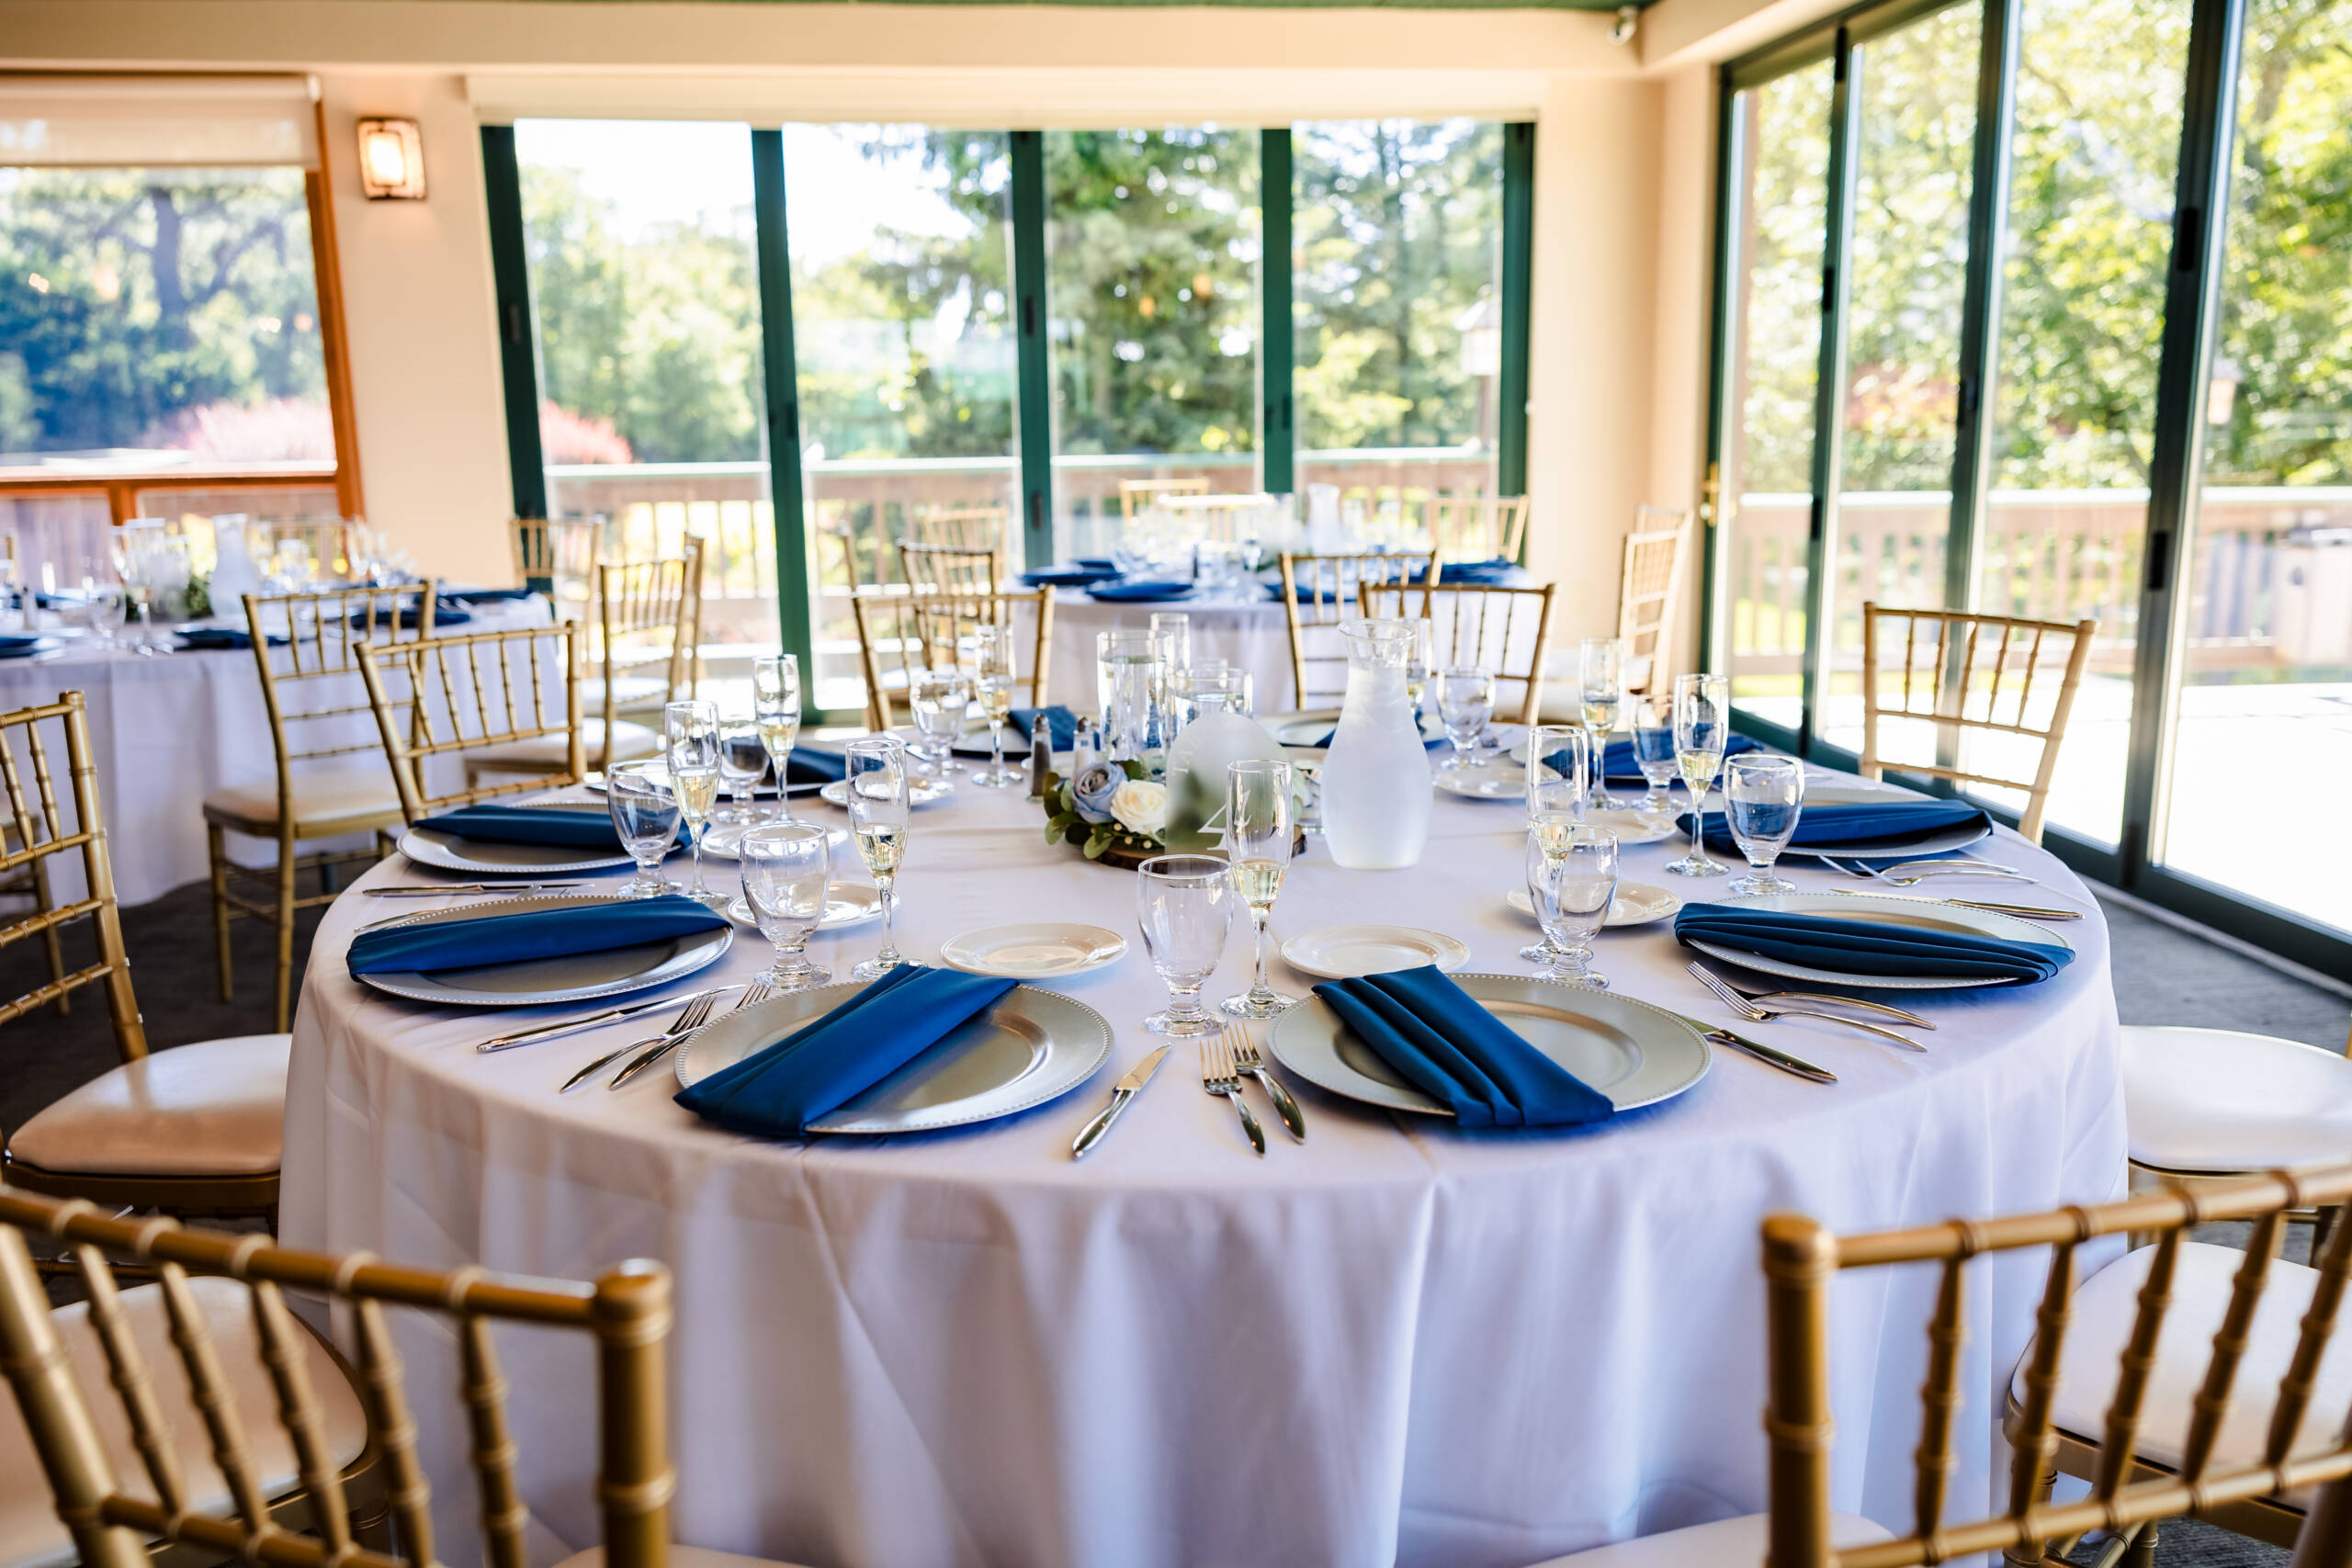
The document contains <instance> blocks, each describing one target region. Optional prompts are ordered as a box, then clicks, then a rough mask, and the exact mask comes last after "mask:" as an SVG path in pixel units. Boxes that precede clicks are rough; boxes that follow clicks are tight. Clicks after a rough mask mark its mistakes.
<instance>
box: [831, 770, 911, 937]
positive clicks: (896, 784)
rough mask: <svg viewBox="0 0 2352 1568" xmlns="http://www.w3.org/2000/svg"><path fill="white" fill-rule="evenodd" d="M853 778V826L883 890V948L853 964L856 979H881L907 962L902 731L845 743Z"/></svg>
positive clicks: (845, 774) (847, 776) (848, 774)
mask: <svg viewBox="0 0 2352 1568" xmlns="http://www.w3.org/2000/svg"><path fill="white" fill-rule="evenodd" d="M842 778H843V780H844V781H845V782H846V783H847V784H848V786H849V788H848V791H847V795H848V799H849V825H850V831H851V832H852V833H854V834H855V835H856V838H857V852H858V855H859V857H860V858H861V859H863V860H864V861H865V869H866V870H867V871H869V872H871V873H872V874H873V875H874V886H876V887H877V888H879V889H880V890H881V893H882V951H881V952H879V953H876V954H875V955H874V956H873V957H871V958H869V959H867V960H866V961H865V963H863V964H859V965H858V966H857V967H856V968H854V969H852V970H851V971H850V972H849V973H850V978H852V979H854V980H879V979H880V978H881V977H882V976H885V975H888V973H889V972H890V971H891V970H893V969H896V968H897V967H898V966H899V964H904V963H905V962H906V961H907V955H906V954H905V953H900V952H899V947H898V943H897V942H896V941H895V940H894V935H895V929H896V927H897V924H898V913H899V863H901V862H903V861H904V860H905V859H906V854H907V819H908V818H909V816H910V814H911V813H910V807H911V802H910V800H909V798H908V793H907V791H908V777H907V749H906V747H905V746H904V745H902V744H901V743H900V742H899V739H898V738H897V737H896V736H890V735H869V736H864V737H861V738H860V739H855V740H853V741H851V742H850V743H849V744H848V745H846V746H844V747H842Z"/></svg>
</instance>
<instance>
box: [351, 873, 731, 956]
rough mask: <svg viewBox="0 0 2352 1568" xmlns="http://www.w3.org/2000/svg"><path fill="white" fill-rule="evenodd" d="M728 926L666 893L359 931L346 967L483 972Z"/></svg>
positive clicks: (708, 910)
mask: <svg viewBox="0 0 2352 1568" xmlns="http://www.w3.org/2000/svg"><path fill="white" fill-rule="evenodd" d="M726 923H727V917H726V916H725V915H722V914H720V913H719V912H718V910H716V909H712V908H706V907H705V906H703V905H701V904H697V903H695V901H694V900H693V899H692V898H688V897H683V896H681V895H679V894H675V893H671V894H665V895H663V896H662V897H659V898H632V899H628V900H626V901H621V902H616V903H611V904H578V905H574V906H572V907H571V908H567V909H532V910H529V911H527V912H526V913H522V914H515V915H482V916H480V917H478V918H476V919H469V920H427V921H424V922H423V923H422V924H418V925H413V926H388V927H385V928H383V929H382V930H379V931H361V932H360V933H359V934H358V935H357V936H356V937H354V938H353V939H352V942H351V953H350V956H349V959H348V962H349V964H350V966H351V972H352V973H353V974H354V975H378V974H383V973H386V972H388V971H398V972H401V973H405V972H407V971H408V970H411V969H421V970H424V971H427V972H430V971H432V970H435V969H470V968H472V967H474V966H475V965H477V964H520V963H525V962H527V961H528V960H530V959H534V958H567V957H570V956H571V954H573V953H602V952H605V950H607V949H609V948H615V947H635V946H636V945H637V944H638V943H639V942H667V941H670V940H671V939H673V938H675V937H684V936H692V935H694V934H695V932H696V931H716V930H718V928H719V927H721V926H724V925H725V924H726Z"/></svg>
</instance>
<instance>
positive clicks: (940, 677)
mask: <svg viewBox="0 0 2352 1568" xmlns="http://www.w3.org/2000/svg"><path fill="white" fill-rule="evenodd" d="M971 703H972V694H971V691H970V689H969V688H967V686H966V685H965V684H964V672H963V671H960V670H958V669H956V667H955V666H954V665H952V664H951V665H944V666H943V665H928V666H925V667H923V668H922V669H918V670H910V671H907V705H908V706H910V707H911V708H912V709H914V715H915V733H916V734H917V735H918V736H919V737H920V738H921V739H918V740H917V741H916V742H915V744H914V746H913V747H912V748H911V750H913V752H914V754H915V755H916V756H918V757H920V758H922V761H923V766H924V771H925V772H927V773H930V774H931V776H932V777H933V779H935V780H936V781H938V782H939V783H940V784H948V783H949V782H950V781H949V779H948V777H947V775H948V774H950V773H961V772H962V771H963V769H962V768H961V767H960V766H958V765H957V763H956V739H957V738H958V737H960V736H961V735H962V734H963V733H964V710H965V709H967V707H969V706H970V705H971Z"/></svg>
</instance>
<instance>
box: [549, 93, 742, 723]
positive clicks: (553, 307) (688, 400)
mask: <svg viewBox="0 0 2352 1568" xmlns="http://www.w3.org/2000/svg"><path fill="white" fill-rule="evenodd" d="M515 158H516V160H517V162H518V164H520V166H521V175H522V186H523V231H524V241H525V251H526V256H527V258H528V263H529V267H530V282H531V305H532V311H533V314H534V316H535V318H536V325H537V334H538V336H537V348H538V366H539V398H540V402H539V440H540V444H541V446H542V447H543V448H544V456H545V458H546V462H547V483H548V512H549V513H551V514H553V515H555V516H558V517H578V518H594V519H600V520H602V521H603V523H604V525H605V560H607V561H620V560H644V559H650V558H654V557H657V556H672V555H675V554H677V553H678V552H679V551H680V550H681V549H683V548H684V544H685V541H686V539H687V538H688V537H689V536H696V537H700V538H701V539H702V540H703V541H704V545H703V632H702V635H703V641H704V643H705V644H706V646H707V647H708V648H710V649H711V650H712V652H713V655H714V656H715V659H716V660H717V663H716V664H715V667H714V672H715V673H718V674H721V675H722V676H723V675H725V674H727V673H729V671H728V668H727V663H726V660H727V659H728V656H729V655H728V651H727V650H729V649H734V650H736V651H737V652H738V653H739V654H740V655H741V657H748V655H749V653H750V652H751V651H752V647H753V646H754V645H755V646H756V648H757V649H759V650H765V649H771V648H773V647H775V642H776V633H777V626H776V612H775V525H774V520H773V514H772V512H771V509H770V506H769V503H768V496H769V490H768V464H767V455H766V436H765V419H764V414H763V391H762V382H761V378H760V377H761V368H760V367H761V359H760V293H759V276H758V271H757V267H756V244H755V241H754V237H753V229H752V143H751V136H750V133H749V131H748V130H747V128H745V127H743V126H741V125H721V124H703V123H686V124H664V123H658V122H648V121H642V120H520V121H517V122H516V124H515Z"/></svg>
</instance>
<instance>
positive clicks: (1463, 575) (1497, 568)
mask: <svg viewBox="0 0 2352 1568" xmlns="http://www.w3.org/2000/svg"><path fill="white" fill-rule="evenodd" d="M1518 570H1519V563H1518V562H1517V561H1515V560H1510V559H1508V558H1498V559H1495V560H1450V561H1441V562H1439V563H1438V574H1437V580H1438V582H1439V584H1440V585H1441V586H1442V585H1443V584H1445V583H1448V582H1467V583H1471V584H1474V585H1475V584H1478V583H1491V582H1508V581H1510V580H1511V578H1512V577H1513V576H1514V575H1515V574H1516V573H1517V572H1518ZM1415 581H1419V579H1415Z"/></svg>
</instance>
